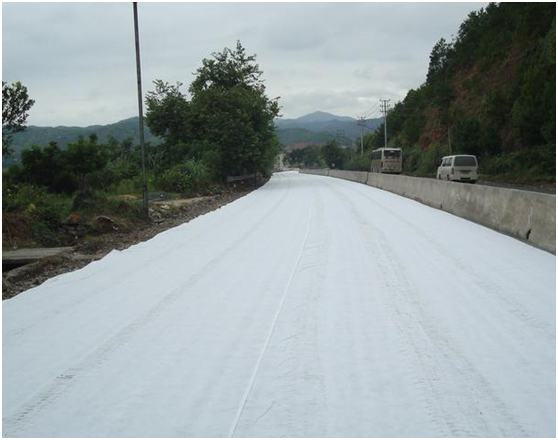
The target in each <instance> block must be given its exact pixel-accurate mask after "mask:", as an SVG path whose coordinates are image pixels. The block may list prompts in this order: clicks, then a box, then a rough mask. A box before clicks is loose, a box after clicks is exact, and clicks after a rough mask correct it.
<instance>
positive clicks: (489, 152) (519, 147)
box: [367, 3, 556, 181]
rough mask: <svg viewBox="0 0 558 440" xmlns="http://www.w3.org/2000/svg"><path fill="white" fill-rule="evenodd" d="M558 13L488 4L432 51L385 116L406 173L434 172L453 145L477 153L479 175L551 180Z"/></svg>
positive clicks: (375, 141)
mask: <svg viewBox="0 0 558 440" xmlns="http://www.w3.org/2000/svg"><path fill="white" fill-rule="evenodd" d="M555 16H556V9H555V4H553V3H500V4H490V5H489V6H487V7H486V9H481V10H480V11H478V12H473V13H471V14H470V15H469V16H468V17H467V19H466V20H465V21H464V22H463V23H462V24H461V26H460V28H459V29H458V31H457V33H456V37H455V38H454V40H453V41H451V42H446V41H445V40H444V39H441V40H440V41H439V42H438V43H437V44H436V45H435V46H434V48H433V49H432V53H431V55H430V63H429V68H428V74H427V77H426V80H425V82H424V84H422V85H421V86H420V87H419V88H417V89H416V90H410V91H409V92H408V94H407V96H406V97H405V99H404V100H403V101H401V102H400V103H397V104H396V105H395V106H394V108H393V110H392V112H391V113H390V115H389V117H388V130H389V139H390V141H389V143H390V146H395V147H401V148H403V149H404V151H405V155H406V157H407V163H406V169H407V171H408V172H412V173H418V174H429V173H432V172H433V171H434V169H435V163H436V160H437V158H439V157H440V156H442V155H446V154H449V152H450V145H451V151H452V153H454V154H455V153H469V154H475V155H477V156H478V157H479V158H480V161H479V162H480V166H481V171H482V172H483V173H484V174H488V175H491V176H502V177H504V178H511V179H539V178H540V179H543V180H553V181H555V173H556V169H555V158H556V20H555ZM382 143H383V139H382V138H381V136H369V137H368V139H367V146H368V147H369V148H373V147H376V146H380V145H381V144H382Z"/></svg>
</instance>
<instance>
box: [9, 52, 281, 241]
mask: <svg viewBox="0 0 558 440" xmlns="http://www.w3.org/2000/svg"><path fill="white" fill-rule="evenodd" d="M255 61H256V57H255V55H247V54H246V52H245V49H244V48H243V47H242V45H241V44H240V42H238V43H237V45H236V48H235V49H233V50H231V49H228V48H225V49H224V50H223V51H222V52H218V53H214V54H212V56H211V58H208V59H204V60H202V65H201V67H200V68H199V69H198V71H197V73H196V76H195V78H194V80H193V82H192V83H191V85H190V87H189V95H190V99H188V98H187V97H186V95H185V94H183V93H182V91H181V90H180V87H181V84H180V83H177V84H176V85H170V84H167V83H164V82H162V81H160V80H158V81H155V89H154V91H152V92H149V93H148V96H147V99H146V105H147V112H146V123H147V125H148V127H149V128H150V130H151V132H152V133H153V134H154V135H156V136H159V137H160V138H161V139H162V140H163V142H162V143H161V144H159V145H151V144H149V143H148V144H146V162H147V163H146V167H147V179H148V188H149V191H150V192H165V193H171V195H173V194H174V195H176V196H182V197H195V196H206V195H216V194H220V193H222V192H223V191H225V190H226V184H225V182H226V178H227V176H232V175H244V174H257V175H259V176H260V177H264V178H265V177H268V176H269V175H270V174H271V168H272V166H273V164H274V161H275V158H276V156H277V154H278V152H279V151H280V144H279V142H278V140H277V137H276V134H275V125H274V123H273V120H274V118H275V117H276V116H277V115H278V113H279V105H278V102H277V100H276V99H275V100H272V99H269V98H268V97H267V96H266V94H265V87H264V84H263V80H262V79H261V76H262V71H261V70H259V67H258V65H257V64H256V62H255ZM2 97H3V102H2V103H3V127H2V131H3V138H4V139H3V145H2V147H3V148H2V153H3V159H4V160H6V159H9V158H10V156H11V154H12V151H11V149H10V139H11V138H10V135H11V134H12V133H16V132H18V131H22V130H24V129H25V120H26V117H27V113H28V111H29V109H30V108H31V106H32V105H33V101H32V100H30V99H29V97H28V95H27V89H26V88H25V87H24V86H22V85H21V84H20V83H15V84H14V85H11V86H10V85H8V84H6V83H3V95H2ZM18 111H19V113H18ZM140 195H141V152H140V147H139V145H135V144H134V143H133V141H132V140H131V139H127V140H124V141H117V140H116V139H114V138H110V137H109V139H108V140H107V141H106V142H102V143H101V142H99V141H98V138H97V135H96V134H90V135H89V136H88V137H87V138H85V137H83V136H79V137H78V138H77V139H75V141H74V142H70V143H69V144H68V145H67V146H66V148H60V147H59V146H58V145H57V144H56V142H50V143H49V144H47V145H34V146H32V147H30V148H28V149H25V150H23V151H22V152H21V161H20V163H16V164H12V165H10V166H9V168H8V169H7V170H5V171H3V173H2V196H3V199H2V218H3V228H2V234H3V238H4V241H3V243H4V246H5V247H13V246H36V245H39V246H59V245H68V244H74V243H75V242H76V240H78V239H81V238H84V237H85V238H87V240H89V241H91V237H94V236H95V235H98V234H102V233H104V232H107V231H111V230H115V229H116V228H117V229H118V230H120V231H122V230H126V229H128V228H134V227H136V226H139V225H140V224H145V220H144V219H142V218H141V210H140V204H141V201H140V199H141V197H140Z"/></svg>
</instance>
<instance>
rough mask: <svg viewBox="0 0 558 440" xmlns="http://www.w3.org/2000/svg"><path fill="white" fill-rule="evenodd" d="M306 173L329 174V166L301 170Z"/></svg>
mask: <svg viewBox="0 0 558 440" xmlns="http://www.w3.org/2000/svg"><path fill="white" fill-rule="evenodd" d="M300 172H301V173H304V174H314V175H316V176H328V175H329V168H316V169H304V170H300Z"/></svg>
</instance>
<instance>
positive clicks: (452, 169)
mask: <svg viewBox="0 0 558 440" xmlns="http://www.w3.org/2000/svg"><path fill="white" fill-rule="evenodd" d="M478 167H479V166H478V163H477V158H476V157H475V156H472V155H468V154H467V155H465V154H460V155H459V156H446V157H442V159H441V160H440V164H439V166H438V171H437V173H436V178H437V179H438V180H455V181H459V182H470V183H475V182H476V181H477V179H478V178H479V176H478V173H477V171H478Z"/></svg>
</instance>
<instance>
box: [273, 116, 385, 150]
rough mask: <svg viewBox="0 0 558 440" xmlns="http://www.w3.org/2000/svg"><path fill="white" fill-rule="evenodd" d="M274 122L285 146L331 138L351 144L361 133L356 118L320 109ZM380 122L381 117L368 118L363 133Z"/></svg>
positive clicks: (321, 141) (376, 126) (318, 141)
mask: <svg viewBox="0 0 558 440" xmlns="http://www.w3.org/2000/svg"><path fill="white" fill-rule="evenodd" d="M275 123H276V125H277V135H278V136H279V140H281V142H282V143H283V145H284V146H286V147H288V146H290V145H293V144H297V143H300V142H308V141H310V142H313V143H317V144H323V143H325V142H327V140H329V139H333V138H335V139H337V140H338V141H339V142H341V143H351V144H352V143H353V142H354V141H355V140H357V139H358V138H360V133H361V128H360V127H359V126H358V125H357V120H356V119H354V118H351V117H349V116H337V115H333V114H331V113H326V112H320V111H317V112H314V113H310V114H308V115H305V116H301V117H300V118H297V119H277V120H276V121H275ZM381 123H382V120H381V119H370V120H368V121H367V122H366V125H367V127H368V129H366V128H365V133H367V132H368V133H369V132H370V130H372V131H374V130H376V129H377V128H378V127H379V126H380V125H381ZM286 130H290V131H289V132H288V134H287V133H284V132H285V131H286ZM296 130H298V131H296ZM297 134H298V135H300V136H297Z"/></svg>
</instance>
